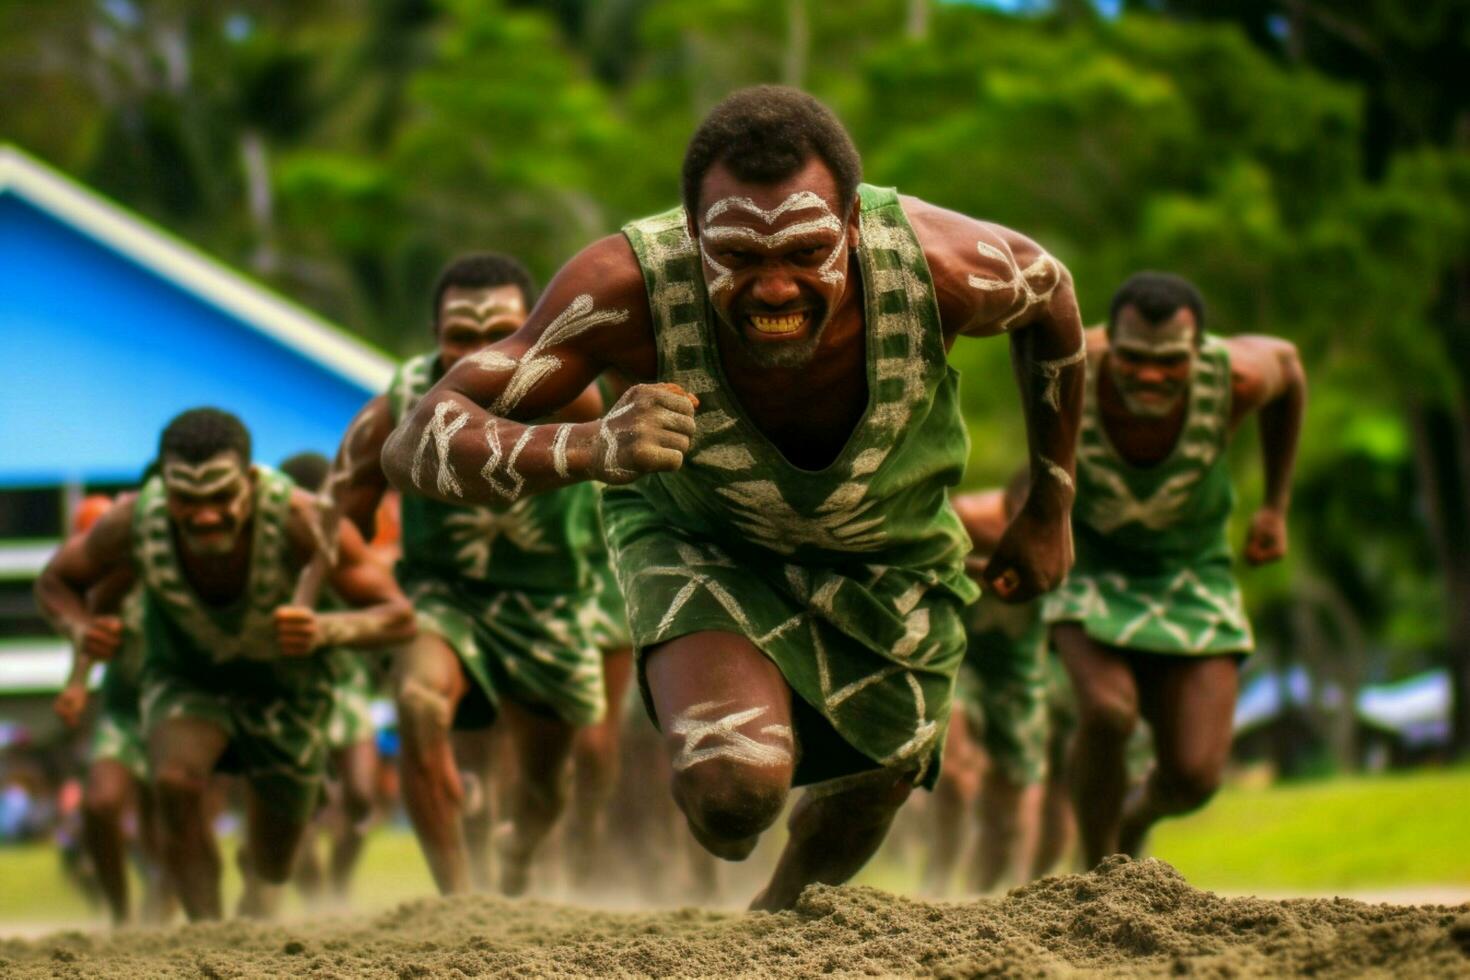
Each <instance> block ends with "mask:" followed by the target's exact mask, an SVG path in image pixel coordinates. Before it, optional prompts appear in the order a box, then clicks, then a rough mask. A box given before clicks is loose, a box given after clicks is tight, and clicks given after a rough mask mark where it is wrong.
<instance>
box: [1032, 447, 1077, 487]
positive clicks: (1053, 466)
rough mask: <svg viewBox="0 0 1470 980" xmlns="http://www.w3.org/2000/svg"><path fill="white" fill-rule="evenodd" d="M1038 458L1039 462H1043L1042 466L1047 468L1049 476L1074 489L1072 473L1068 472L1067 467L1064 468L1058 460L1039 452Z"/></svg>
mask: <svg viewBox="0 0 1470 980" xmlns="http://www.w3.org/2000/svg"><path fill="white" fill-rule="evenodd" d="M1036 459H1037V461H1038V462H1040V463H1041V466H1042V468H1043V469H1044V470H1046V473H1047V475H1048V476H1050V477H1051V478H1052V479H1053V480H1056V481H1057V482H1058V483H1060V484H1061V485H1062V486H1064V487H1066V488H1067V489H1068V490H1071V489H1073V487H1072V475H1071V474H1070V473H1068V472H1067V471H1066V470H1065V469H1063V468H1062V466H1061V465H1060V464H1059V463H1057V461H1056V460H1054V459H1051V458H1050V457H1047V456H1042V455H1039V454H1038V455H1037V457H1036Z"/></svg>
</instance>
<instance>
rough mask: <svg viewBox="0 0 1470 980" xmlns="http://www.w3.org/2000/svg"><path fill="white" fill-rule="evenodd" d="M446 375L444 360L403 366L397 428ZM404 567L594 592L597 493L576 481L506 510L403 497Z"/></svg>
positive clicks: (391, 393)
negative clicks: (590, 557)
mask: <svg viewBox="0 0 1470 980" xmlns="http://www.w3.org/2000/svg"><path fill="white" fill-rule="evenodd" d="M442 374H443V368H442V367H441V365H440V362H439V356H438V354H435V353H429V354H421V355H419V356H418V357H414V358H411V359H409V360H408V361H405V362H404V363H403V365H402V366H400V367H399V369H398V371H397V373H395V374H394V375H393V381H392V382H391V383H390V384H389V386H388V410H389V412H390V413H391V414H392V417H393V424H394V425H397V424H398V421H399V420H400V419H402V418H403V416H404V415H405V414H407V413H408V412H409V411H410V410H411V409H412V408H413V407H414V406H415V405H417V404H418V401H419V399H420V398H422V397H424V394H425V393H427V392H428V390H429V389H430V388H431V387H433V386H434V383H435V382H436V381H438V380H439V378H440V376H441V375H442ZM402 525H403V567H404V569H405V571H407V572H408V573H409V574H410V575H426V576H429V577H445V576H449V577H457V578H462V579H469V580H471V581H474V582H479V583H484V584H485V585H488V586H494V587H498V588H510V589H534V590H544V591H550V592H577V591H583V590H586V589H588V588H590V587H591V570H590V568H589V566H588V561H587V556H588V553H589V552H590V551H591V550H592V548H593V539H594V536H596V535H598V534H600V529H599V526H598V518H597V489H596V488H595V487H594V486H592V484H590V483H578V484H573V485H572V486H569V487H564V488H562V489H561V490H554V491H551V492H550V493H541V494H535V495H533V496H529V497H522V498H521V499H520V500H517V501H516V502H515V503H513V504H510V505H509V506H463V505H457V504H445V503H440V502H439V501H437V500H430V499H428V498H427V497H421V496H419V495H417V494H408V493H406V494H404V495H403V504H402Z"/></svg>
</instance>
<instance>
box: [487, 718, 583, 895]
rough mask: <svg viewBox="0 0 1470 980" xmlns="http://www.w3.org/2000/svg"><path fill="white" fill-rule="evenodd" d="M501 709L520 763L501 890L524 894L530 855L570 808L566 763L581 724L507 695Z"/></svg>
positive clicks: (503, 852)
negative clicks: (537, 710)
mask: <svg viewBox="0 0 1470 980" xmlns="http://www.w3.org/2000/svg"><path fill="white" fill-rule="evenodd" d="M501 710H502V713H503V716H504V719H505V722H506V727H507V729H508V730H509V731H510V736H511V744H512V746H513V747H514V750H515V760H516V765H515V790H514V793H513V795H512V796H511V798H510V808H509V809H510V827H509V832H508V836H506V837H505V838H504V840H502V841H501V844H500V847H499V857H500V891H501V893H502V894H504V895H511V896H515V895H522V894H525V891H526V886H527V885H528V884H529V882H530V871H531V858H532V857H533V856H534V855H535V853H536V848H537V847H538V846H539V845H540V844H541V842H542V841H543V840H545V839H546V835H547V834H549V833H551V828H552V827H553V826H554V825H555V824H556V820H557V818H558V817H560V816H561V813H562V810H564V809H565V808H566V803H567V778H568V776H569V773H568V771H567V767H568V763H569V762H570V760H571V757H572V742H573V739H575V737H576V734H577V728H576V726H575V725H571V724H569V723H567V722H565V721H562V720H561V719H560V718H556V717H554V716H550V715H543V714H535V713H532V712H530V711H527V710H526V709H525V708H522V707H521V706H520V705H518V704H516V703H515V702H514V701H510V700H508V699H507V700H503V701H502V702H501Z"/></svg>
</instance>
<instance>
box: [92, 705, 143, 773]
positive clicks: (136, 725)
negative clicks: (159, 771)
mask: <svg viewBox="0 0 1470 980" xmlns="http://www.w3.org/2000/svg"><path fill="white" fill-rule="evenodd" d="M87 755H88V758H89V759H91V761H92V762H103V761H107V760H110V761H112V762H117V763H119V764H121V765H122V766H124V767H125V768H126V769H127V770H128V772H130V773H132V774H133V777H134V778H135V779H138V780H140V781H142V780H146V779H147V778H148V740H147V738H145V737H144V735H143V721H142V719H141V717H140V716H139V714H138V710H137V706H136V705H134V709H133V715H132V716H131V717H128V716H126V715H121V714H114V713H113V712H111V711H108V710H107V709H105V708H104V709H103V710H102V711H101V712H100V713H99V714H98V715H97V723H96V724H95V725H94V726H93V727H92V740H91V743H90V745H89V746H88V751H87Z"/></svg>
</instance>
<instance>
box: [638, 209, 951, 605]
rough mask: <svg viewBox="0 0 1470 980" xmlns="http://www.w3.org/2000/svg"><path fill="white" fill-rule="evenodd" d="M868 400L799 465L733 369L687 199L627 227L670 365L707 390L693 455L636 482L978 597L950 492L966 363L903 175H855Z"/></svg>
mask: <svg viewBox="0 0 1470 980" xmlns="http://www.w3.org/2000/svg"><path fill="white" fill-rule="evenodd" d="M858 193H859V195H860V196H861V202H862V203H861V230H862V245H861V247H860V248H859V249H858V260H859V266H860V269H861V277H862V289H863V308H864V322H865V330H866V349H867V375H868V407H867V410H866V411H865V412H864V414H863V416H862V418H861V419H860V420H859V421H858V423H857V425H856V427H855V428H854V429H853V431H852V433H851V435H850V436H849V438H848V441H847V444H846V446H845V447H844V448H843V449H842V451H841V453H839V454H838V456H837V458H836V459H835V460H833V462H832V463H831V464H829V465H828V466H827V467H825V468H824V469H821V470H806V469H801V468H799V467H797V466H795V465H793V464H792V463H791V462H790V461H789V460H787V459H786V457H785V456H784V455H782V453H781V452H780V450H778V449H777V448H776V447H775V446H774V445H773V444H772V443H771V442H770V440H768V439H767V438H766V437H765V435H764V434H763V433H761V431H760V430H759V429H758V428H757V427H756V426H755V424H754V423H753V422H751V421H750V419H749V418H748V417H747V416H746V414H745V411H744V409H743V408H742V407H741V406H740V404H739V401H738V399H737V398H736V397H735V395H734V393H733V391H732V390H731V388H730V386H729V383H728V382H727V381H726V379H725V377H724V374H723V370H722V368H721V366H720V357H719V350H718V348H717V346H716V340H715V333H714V331H715V329H716V327H715V322H716V321H715V316H714V313H713V311H712V310H711V309H710V307H709V302H708V298H707V293H706V291H705V284H704V277H703V274H702V270H701V268H700V264H699V263H700V259H699V253H698V250H697V249H696V248H695V247H694V244H693V242H692V241H691V240H690V238H689V235H688V233H687V231H686V226H685V219H684V211H683V209H682V208H675V209H673V210H671V211H668V212H665V213H664V214H661V215H657V216H655V217H652V218H647V219H644V220H642V221H636V222H633V223H632V224H630V225H628V226H627V227H625V228H624V229H623V233H624V234H625V235H626V236H627V238H628V241H629V243H630V244H631V245H632V248H633V252H634V254H635V255H636V256H637V257H638V262H639V264H640V265H641V266H642V268H643V276H644V280H645V283H646V285H647V289H648V298H649V306H650V308H651V310H652V314H653V320H654V330H655V335H656V337H657V344H658V364H659V378H660V380H664V381H673V382H675V383H677V384H679V385H680V386H682V387H683V388H684V389H685V390H687V391H689V392H692V393H693V394H695V395H696V396H698V398H699V409H698V411H697V412H696V413H695V423H696V427H697V428H696V433H695V438H694V443H693V445H692V446H691V448H690V451H689V453H688V454H687V455H686V457H685V460H684V465H683V467H682V468H680V469H679V470H677V471H676V472H673V473H656V474H652V475H650V476H645V477H643V478H642V479H639V480H638V481H636V482H635V483H633V484H631V487H632V488H633V489H635V490H637V492H639V493H641V494H643V495H644V497H645V498H647V500H648V501H649V503H650V504H651V505H652V506H653V507H654V508H655V509H656V511H657V512H659V513H660V514H662V515H663V516H665V517H666V518H667V519H668V520H669V521H670V522H672V523H674V524H676V525H677V526H679V527H681V528H683V529H684V530H686V531H688V532H691V533H693V534H696V535H699V536H702V537H705V538H709V539H713V540H717V541H719V542H721V543H722V544H723V545H725V546H727V547H728V549H729V550H730V551H732V552H734V553H740V552H745V553H747V554H749V553H752V552H753V551H754V553H756V554H759V553H761V552H764V553H765V554H767V555H769V554H770V553H772V552H774V553H776V554H778V555H780V556H781V557H782V558H783V559H784V560H787V561H794V562H798V563H803V562H804V563H821V564H841V563H852V562H855V561H856V562H862V563H864V564H866V565H868V566H869V567H871V568H872V569H873V573H874V574H880V575H881V574H882V569H883V567H884V566H903V567H906V568H913V569H930V570H932V571H933V579H932V581H933V582H934V583H935V584H940V583H943V584H944V585H945V586H947V587H948V588H949V589H950V590H951V591H953V592H954V593H955V594H957V595H959V596H961V597H963V598H965V599H966V600H967V601H968V600H970V599H973V598H974V597H975V595H976V594H977V590H976V587H975V585H974V583H972V582H971V581H970V580H969V579H968V578H966V577H965V575H964V573H963V559H964V555H965V553H966V552H967V551H968V550H969V538H968V537H967V536H966V535H965V532H964V529H963V528H962V527H961V525H960V522H959V518H958V517H957V516H956V515H955V513H954V510H953V508H951V507H950V504H949V498H948V496H947V493H946V491H947V488H949V487H951V486H953V485H954V484H956V483H957V482H958V481H959V479H960V476H961V474H962V473H963V471H964V467H965V460H966V457H967V456H968V454H969V436H968V434H967V433H966V431H965V425H964V421H963V419H962V418H961V416H960V408H959V376H958V374H956V372H955V371H953V370H952V369H951V368H950V367H949V364H948V360H947V357H946V353H945V349H944V335H943V331H942V328H941V325H940V320H939V308H938V304H937V301H936V299H935V296H934V286H933V282H932V280H931V278H930V275H929V267H928V263H927V262H926V261H925V258H924V253H923V250H922V249H921V248H920V246H919V242H918V239H917V238H916V237H915V235H914V232H913V229H912V228H911V227H910V226H909V222H908V218H907V217H906V216H905V214H904V212H903V208H902V207H901V206H900V204H899V199H898V195H897V194H896V193H895V192H894V191H893V190H892V189H891V188H879V187H871V186H868V185H866V184H864V185H861V186H860V187H859V189H858Z"/></svg>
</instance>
